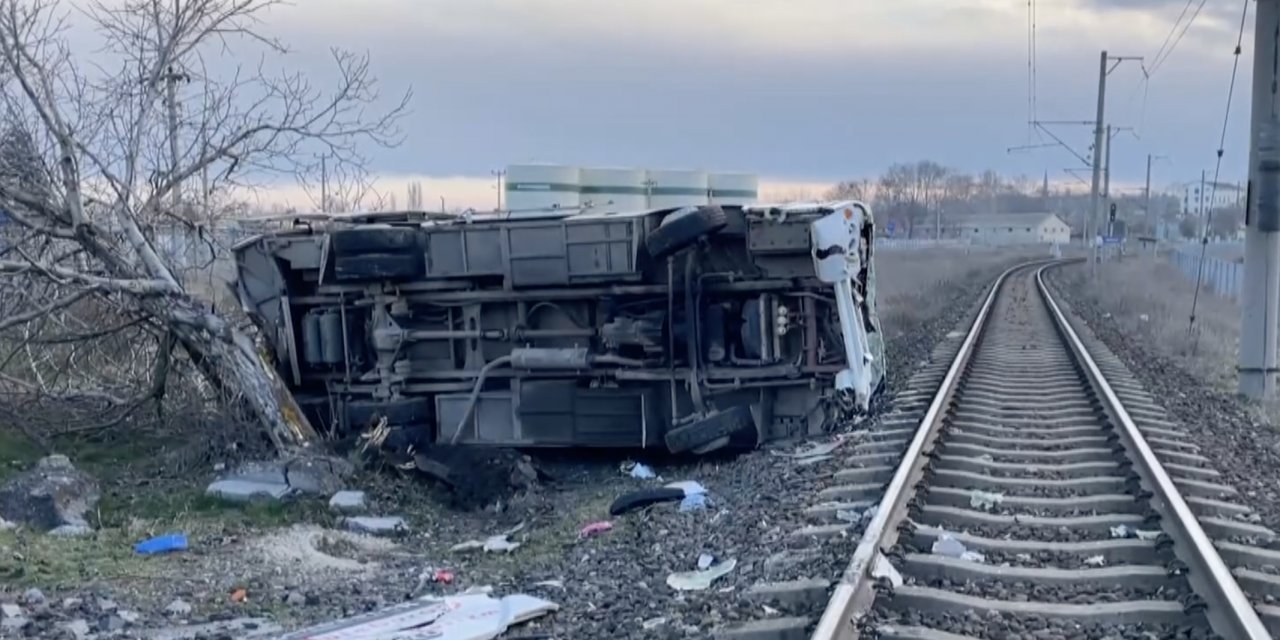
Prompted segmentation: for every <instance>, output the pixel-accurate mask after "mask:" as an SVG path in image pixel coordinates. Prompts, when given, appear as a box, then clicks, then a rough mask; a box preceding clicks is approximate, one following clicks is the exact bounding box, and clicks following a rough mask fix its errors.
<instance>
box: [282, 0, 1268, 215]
mask: <svg viewBox="0 0 1280 640" xmlns="http://www.w3.org/2000/svg"><path fill="white" fill-rule="evenodd" d="M1243 1H1244V0H1208V2H1207V4H1206V6H1205V9H1204V11H1203V12H1202V13H1201V15H1200V16H1199V17H1198V18H1197V20H1196V21H1195V23H1194V24H1193V26H1192V27H1191V29H1190V30H1189V32H1188V33H1187V34H1186V36H1185V38H1183V39H1182V41H1181V42H1180V43H1179V44H1178V46H1177V48H1176V49H1175V50H1174V51H1173V53H1172V55H1171V56H1169V57H1168V59H1167V60H1166V61H1165V62H1164V63H1163V65H1162V66H1160V67H1159V68H1158V69H1157V70H1156V71H1155V72H1154V74H1153V75H1152V77H1151V79H1150V82H1149V83H1148V84H1147V85H1145V88H1144V83H1143V82H1142V77H1143V76H1142V71H1141V69H1140V67H1139V65H1137V64H1134V63H1124V64H1123V65H1121V66H1120V67H1119V68H1118V69H1117V70H1116V71H1115V72H1114V73H1113V74H1112V75H1111V76H1110V78H1109V88H1108V100H1107V105H1108V110H1109V114H1110V120H1111V121H1112V122H1113V123H1115V124H1116V125H1125V126H1131V127H1134V128H1135V129H1136V130H1137V131H1136V132H1137V134H1138V135H1140V136H1141V139H1137V138H1135V137H1134V136H1133V135H1131V134H1128V133H1126V134H1122V135H1120V136H1118V137H1117V138H1116V141H1115V147H1114V151H1113V163H1114V166H1115V170H1114V174H1113V182H1114V183H1115V184H1117V185H1120V186H1122V187H1133V186H1139V187H1140V186H1141V183H1142V180H1143V177H1144V173H1145V168H1146V164H1145V163H1146V155H1147V154H1148V153H1155V154H1164V155H1168V156H1171V159H1170V160H1169V161H1162V162H1159V163H1157V164H1156V167H1155V175H1156V180H1155V182H1157V183H1158V184H1161V185H1164V184H1168V183H1171V182H1174V181H1178V180H1190V179H1193V178H1194V179H1198V178H1199V175H1200V171H1201V169H1208V170H1210V172H1212V169H1213V161H1214V155H1215V149H1216V148H1217V146H1218V136H1219V133H1220V127H1221V125H1222V117H1223V110H1224V107H1225V101H1226V97H1227V85H1228V82H1229V79H1230V71H1231V64H1232V50H1233V49H1234V47H1235V39H1236V35H1237V32H1238V29H1239V19H1240V11H1241V8H1242V5H1243ZM1198 3H1199V2H1198V0H1197V1H1193V2H1192V4H1193V5H1194V4H1198ZM1186 4H1187V2H1185V1H1184V0H1039V1H1038V3H1037V17H1038V30H1037V43H1038V47H1037V49H1038V52H1037V53H1038V55H1037V71H1038V90H1037V92H1036V93H1037V110H1036V111H1037V115H1038V116H1039V117H1040V118H1041V119H1056V120H1087V119H1092V118H1093V115H1094V109H1095V106H1096V99H1097V74H1098V58H1099V53H1100V51H1101V50H1102V49H1103V48H1106V49H1108V50H1109V51H1110V52H1111V53H1112V54H1113V55H1141V56H1146V57H1147V59H1148V64H1151V63H1150V60H1151V59H1152V57H1153V56H1154V55H1155V53H1156V52H1157V50H1158V49H1159V48H1160V46H1161V43H1162V42H1163V41H1164V40H1165V38H1166V35H1167V34H1169V32H1170V29H1171V28H1172V27H1173V25H1174V21H1175V19H1176V18H1177V17H1178V15H1179V13H1180V12H1181V11H1182V10H1183V8H1184V7H1185V6H1186ZM1250 4H1252V3H1250ZM1250 10H1251V14H1250V18H1249V24H1248V27H1247V28H1246V30H1245V31H1246V38H1245V56H1244V60H1243V62H1242V66H1241V71H1240V78H1241V81H1240V83H1239V90H1238V93H1237V99H1238V101H1237V103H1236V107H1237V110H1236V111H1235V112H1234V113H1233V118H1232V119H1233V125H1232V127H1231V129H1230V132H1229V135H1228V137H1227V144H1226V156H1225V162H1224V168H1223V175H1224V178H1226V179H1229V180H1231V181H1235V180H1239V179H1241V174H1242V172H1243V170H1244V165H1245V162H1244V158H1245V157H1246V149H1245V140H1246V132H1247V121H1248V107H1247V105H1248V88H1249V77H1250V65H1249V56H1250V55H1251V50H1252V47H1251V42H1252V38H1251V34H1252V29H1253V26H1252V25H1253V20H1252V7H1251V8H1250ZM268 27H269V30H270V31H271V32H273V33H275V34H278V35H279V36H281V37H282V38H283V39H284V40H285V41H286V42H288V43H290V44H292V45H293V47H294V49H295V52H294V53H293V54H292V56H293V58H294V59H293V64H295V65H296V66H298V67H301V68H304V69H307V70H309V71H313V72H314V73H316V74H317V75H323V73H324V72H325V70H326V67H325V66H324V65H325V63H326V49H327V47H329V46H334V45H336V46H342V47H347V48H351V49H355V50H361V51H365V50H367V51H368V52H369V53H370V54H371V55H372V56H373V65H374V68H375V69H376V71H377V73H378V75H379V76H380V77H381V79H382V82H383V85H384V90H385V91H386V92H387V93H388V94H389V95H393V94H396V93H397V92H398V91H400V90H403V89H404V88H406V87H410V86H411V87H412V88H413V91H414V94H415V96H414V100H413V104H412V108H413V112H412V114H411V115H410V116H409V117H408V118H407V119H406V120H405V122H404V128H405V132H406V134H407V135H406V141H405V144H404V145H403V146H401V147H399V148H397V149H390V150H385V151H379V152H376V153H374V154H373V161H374V167H373V169H374V170H375V171H376V172H378V173H379V174H380V175H382V176H385V177H387V179H388V180H389V181H394V180H398V179H402V178H403V177H405V176H424V178H423V179H424V183H425V187H426V191H427V194H428V197H429V198H433V197H434V196H435V195H436V193H437V192H438V191H440V190H444V191H447V192H449V193H450V194H451V195H453V196H454V197H456V198H460V199H462V200H468V199H476V198H480V197H484V198H485V200H484V201H485V203H487V202H489V200H488V197H489V196H488V195H486V194H485V190H486V189H488V187H487V180H489V179H488V177H487V176H488V173H489V170H490V169H495V168H499V167H502V166H504V165H506V164H508V163H515V162H526V161H538V162H562V163H567V164H584V165H609V166H640V167H646V166H647V167H672V168H704V169H708V170H725V171H751V172H756V173H759V174H760V175H761V176H762V177H764V178H765V179H766V180H768V181H770V183H772V184H786V183H798V184H811V183H826V182H830V181H835V180H840V179H844V178H860V177H874V176H875V175H877V174H878V173H879V172H880V171H881V170H882V169H883V168H884V167H885V166H887V165H888V164H890V163H893V162H899V161H911V160H917V159H922V158H930V159H933V160H937V161H939V162H941V163H943V164H946V165H948V166H952V167H956V168H959V169H963V170H968V171H981V170H983V169H987V168H992V169H996V170H999V171H1001V172H1003V173H1009V174H1018V173H1022V174H1026V175H1029V176H1033V177H1035V178H1036V179H1039V178H1040V177H1041V175H1042V174H1043V172H1044V171H1046V170H1047V171H1048V172H1049V175H1050V178H1051V180H1054V181H1068V180H1071V178H1070V176H1069V175H1068V174H1067V173H1065V172H1064V171H1063V169H1064V168H1066V167H1080V166H1082V165H1081V163H1080V161H1079V160H1077V159H1076V158H1075V157H1073V156H1072V155H1071V153H1070V152H1068V151H1067V150H1065V149H1061V148H1045V149H1035V150H1031V151H1026V152H1020V153H1012V154H1011V153H1009V152H1007V148H1008V147H1011V146H1015V145H1024V144H1028V143H1035V142H1041V139H1040V138H1035V137H1032V134H1031V133H1030V131H1029V129H1028V126H1027V119H1028V105H1027V97H1028V90H1027V60H1028V55H1027V34H1028V28H1027V2H1026V0H359V1H355V0H298V1H297V2H296V3H295V4H294V5H293V6H292V7H288V8H283V9H278V10H275V11H273V13H272V14H271V15H270V16H269V17H268ZM1052 130H1053V132H1054V133H1055V134H1057V135H1059V136H1060V137H1061V138H1062V139H1063V140H1064V141H1066V142H1067V143H1069V144H1070V145H1071V146H1073V147H1074V148H1075V149H1076V150H1077V151H1078V152H1079V153H1081V154H1087V153H1088V146H1089V144H1090V143H1091V141H1092V140H1091V129H1090V127H1087V126H1072V125H1063V126H1055V127H1052ZM1045 140H1048V138H1045ZM481 177H484V180H480V178H481ZM1086 177H1087V176H1086ZM446 178H449V179H448V180H445V179H446ZM390 183H391V182H388V184H390Z"/></svg>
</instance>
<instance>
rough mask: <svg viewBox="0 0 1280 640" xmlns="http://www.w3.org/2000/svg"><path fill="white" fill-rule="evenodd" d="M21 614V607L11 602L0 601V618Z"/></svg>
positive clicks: (14, 616)
mask: <svg viewBox="0 0 1280 640" xmlns="http://www.w3.org/2000/svg"><path fill="white" fill-rule="evenodd" d="M20 615H22V607H20V606H18V605H16V604H13V603H12V602H3V603H0V618H16V617H18V616H20Z"/></svg>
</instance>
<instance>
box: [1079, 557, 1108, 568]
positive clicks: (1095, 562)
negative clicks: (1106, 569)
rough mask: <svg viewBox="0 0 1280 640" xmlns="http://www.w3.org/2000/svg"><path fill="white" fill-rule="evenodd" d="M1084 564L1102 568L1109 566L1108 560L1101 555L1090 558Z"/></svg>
mask: <svg viewBox="0 0 1280 640" xmlns="http://www.w3.org/2000/svg"><path fill="white" fill-rule="evenodd" d="M1084 563H1085V564H1087V565H1089V566H1091V567H1101V566H1102V565H1105V564H1107V559H1106V558H1104V557H1102V556H1101V555H1096V556H1089V557H1088V558H1085V559H1084Z"/></svg>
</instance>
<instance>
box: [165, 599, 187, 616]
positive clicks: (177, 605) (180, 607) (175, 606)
mask: <svg viewBox="0 0 1280 640" xmlns="http://www.w3.org/2000/svg"><path fill="white" fill-rule="evenodd" d="M164 612H165V613H166V614H168V615H171V616H185V615H187V614H189V613H191V605H189V604H187V603H186V602H185V601H183V600H182V599H181V598H179V599H177V600H174V601H173V602H170V603H169V605H168V606H166V607H165V608H164Z"/></svg>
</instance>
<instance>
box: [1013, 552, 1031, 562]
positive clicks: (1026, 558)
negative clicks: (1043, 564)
mask: <svg viewBox="0 0 1280 640" xmlns="http://www.w3.org/2000/svg"><path fill="white" fill-rule="evenodd" d="M1013 557H1014V559H1016V560H1018V561H1019V562H1031V554H1029V553H1015V554H1013Z"/></svg>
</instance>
